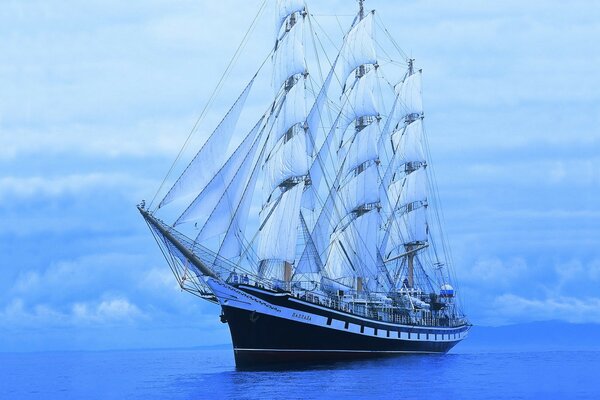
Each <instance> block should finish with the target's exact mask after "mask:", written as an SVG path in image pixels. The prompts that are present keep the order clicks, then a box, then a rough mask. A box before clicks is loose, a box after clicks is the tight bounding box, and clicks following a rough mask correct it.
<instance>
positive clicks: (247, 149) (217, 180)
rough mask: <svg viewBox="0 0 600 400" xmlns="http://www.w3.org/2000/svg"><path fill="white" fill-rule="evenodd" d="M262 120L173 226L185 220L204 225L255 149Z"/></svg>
mask: <svg viewBox="0 0 600 400" xmlns="http://www.w3.org/2000/svg"><path fill="white" fill-rule="evenodd" d="M262 121H263V119H262V118H261V119H260V121H259V122H258V123H257V124H256V125H255V126H254V128H253V129H252V130H251V131H250V133H249V134H248V136H246V138H245V139H244V141H243V142H242V143H241V144H240V145H239V146H238V148H237V149H236V150H235V152H234V153H233V154H232V155H231V157H230V158H229V159H228V160H227V162H226V163H225V165H223V167H222V168H221V169H220V170H219V171H218V172H217V173H216V174H215V175H214V176H213V178H212V179H211V180H210V182H208V184H207V185H206V187H205V188H204V189H203V190H202V192H200V194H199V195H198V196H197V197H196V198H195V199H194V201H193V202H192V203H191V204H190V205H189V207H188V208H187V209H186V210H185V211H184V212H183V214H181V216H180V217H179V218H178V219H177V221H175V226H177V225H180V224H183V223H187V222H198V225H200V226H202V225H204V223H205V221H206V219H207V218H208V216H209V215H210V213H211V212H212V210H213V209H214V208H215V207H216V205H217V204H218V202H219V201H220V199H221V197H222V196H223V194H224V193H225V192H226V191H227V188H228V187H229V186H230V184H231V182H232V180H233V179H234V177H235V176H236V174H237V173H238V171H239V170H240V169H241V168H242V167H243V166H244V165H247V163H248V159H251V157H250V156H251V154H253V151H252V149H254V150H255V149H256V146H257V144H258V143H257V142H258V140H257V139H256V136H257V133H258V132H259V130H260V127H261V126H262Z"/></svg>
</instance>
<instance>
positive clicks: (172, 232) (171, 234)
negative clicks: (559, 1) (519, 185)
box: [138, 0, 470, 367]
mask: <svg viewBox="0 0 600 400" xmlns="http://www.w3.org/2000/svg"><path fill="white" fill-rule="evenodd" d="M358 3H359V10H358V12H357V14H356V15H355V17H354V19H353V21H352V23H351V25H350V26H349V27H348V29H347V30H346V32H345V33H344V34H343V38H342V40H341V43H340V44H339V45H338V46H331V47H332V48H333V49H334V53H335V54H333V57H331V54H329V55H325V56H324V57H321V58H319V57H318V56H319V52H318V49H319V46H318V44H317V43H318V42H319V41H320V40H321V38H322V37H324V36H325V35H318V34H317V33H316V28H315V26H318V22H315V18H316V16H315V15H313V14H312V13H311V12H309V10H308V8H307V5H306V4H305V2H304V1H302V0H276V1H275V6H274V7H276V16H277V17H276V35H275V40H274V46H273V47H272V49H270V54H269V55H268V57H267V58H266V60H267V61H266V62H265V63H263V65H262V66H260V68H259V69H258V72H257V73H256V74H255V75H254V77H253V78H252V79H251V80H250V82H249V83H248V84H247V86H246V87H245V88H244V89H243V91H242V93H241V94H240V95H239V97H238V98H237V100H236V101H235V102H234V104H233V106H232V107H231V109H230V110H229V111H228V112H227V114H226V115H225V117H224V118H223V119H222V121H221V122H220V124H218V126H217V127H216V129H215V130H214V131H213V133H212V134H211V135H209V137H208V139H207V140H206V141H205V143H204V144H203V145H202V146H201V147H200V150H199V151H198V152H197V154H196V155H195V157H193V159H192V160H191V162H190V163H189V165H187V167H186V168H185V169H184V170H183V172H182V173H181V175H180V176H179V177H178V178H177V179H175V180H174V183H173V184H172V186H171V187H170V189H169V190H168V191H164V192H166V194H165V193H164V192H163V193H162V194H161V196H160V197H158V198H161V197H162V200H161V201H160V202H158V201H156V205H155V202H154V201H153V202H152V203H151V204H149V205H148V206H146V204H145V203H144V202H142V203H140V204H139V205H138V209H139V211H140V213H141V215H142V216H143V218H144V219H145V221H146V222H147V224H148V226H149V228H150V230H151V232H152V234H153V235H154V238H155V239H156V242H157V243H158V245H159V247H160V249H161V250H162V252H163V254H164V256H165V259H166V261H167V263H168V264H169V266H170V268H171V270H172V271H173V273H174V275H175V277H176V279H177V280H178V282H179V284H180V286H181V288H182V289H184V290H186V291H188V292H190V293H192V294H195V295H197V296H198V297H200V298H202V299H204V300H207V301H210V302H213V303H215V304H218V305H219V306H220V309H221V315H220V318H221V321H222V322H224V323H227V324H228V325H229V329H230V332H231V339H232V342H233V351H234V354H235V361H236V365H238V366H239V367H245V366H256V365H262V364H265V363H276V362H296V361H320V360H337V359H349V358H359V357H375V356H389V355H397V354H407V353H445V352H447V351H449V350H450V349H451V348H452V347H453V346H455V345H456V344H457V343H458V342H460V341H461V340H463V339H464V338H465V337H466V336H467V334H468V330H469V328H470V324H469V322H468V320H467V319H466V317H465V315H464V314H463V312H462V310H461V305H460V301H459V298H458V296H457V294H458V293H457V291H456V290H455V287H456V283H455V282H454V280H453V272H452V268H451V266H452V263H451V259H450V254H449V250H448V246H447V242H446V239H445V236H444V235H443V231H442V224H441V223H440V212H439V201H438V200H437V198H438V196H437V191H436V186H435V181H434V179H433V178H434V176H433V172H432V171H433V170H432V168H431V165H430V162H429V160H430V157H429V152H428V146H427V138H426V135H425V125H424V113H423V103H422V98H421V94H422V93H421V76H422V70H420V69H416V68H415V62H414V60H413V59H411V58H409V57H407V56H406V54H405V53H404V52H402V50H401V49H400V48H399V47H398V46H397V45H396V42H395V41H394V40H393V38H392V37H391V35H390V34H389V33H388V31H387V29H385V27H384V26H383V24H382V22H381V19H379V17H378V15H377V14H376V13H375V11H367V10H365V8H364V4H363V0H359V1H358ZM263 5H264V4H263ZM271 7H272V4H271ZM272 8H273V7H272ZM380 31H382V32H384V35H383V37H384V38H385V39H386V40H387V41H389V42H390V43H392V46H393V47H394V48H395V49H396V50H397V51H396V53H397V54H398V55H397V57H396V59H394V58H392V57H390V56H389V55H388V53H387V52H383V54H378V53H379V49H380V48H381V46H380V42H379V41H378V40H377V37H378V36H377V35H379V34H377V32H380ZM376 34H377V35H376ZM311 44H313V50H315V56H314V57H312V58H311V57H309V55H308V53H309V52H308V48H309V47H310V45H311ZM320 49H321V50H325V49H326V46H321V47H320ZM265 53H266V52H265ZM315 60H317V61H315ZM324 60H328V61H324ZM311 62H312V65H311ZM324 65H325V71H326V73H323V72H322V69H323V66H324ZM260 74H267V75H269V76H270V78H269V79H270V80H271V83H272V86H273V88H274V95H273V97H272V101H271V102H270V103H269V104H267V105H266V106H265V111H264V113H263V114H261V115H260V116H259V118H258V119H257V121H256V122H255V123H254V124H253V125H251V129H248V133H247V134H245V135H243V134H237V135H236V132H239V131H240V129H238V125H239V122H240V115H241V113H242V111H243V110H244V109H245V108H246V107H245V106H246V100H247V99H248V96H249V93H250V92H251V91H252V89H253V85H254V84H255V82H256V80H257V77H258V76H259V75H260ZM319 76H321V78H320V79H319ZM236 137H240V139H239V140H236V139H235V138H236ZM228 146H229V147H231V149H232V151H229V152H227V151H226V149H227V148H228ZM159 193H161V190H160V189H159ZM157 195H158V193H157ZM156 198H157V197H156V196H155V199H156ZM177 208H179V209H177ZM166 209H169V210H170V211H169V212H166V211H164V210H166ZM161 213H162V214H161ZM175 214H176V215H177V216H176V217H172V215H175ZM163 215H166V216H167V217H164V216H163ZM169 215H170V216H171V217H169ZM165 218H167V219H165Z"/></svg>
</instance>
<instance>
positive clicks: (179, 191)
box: [159, 79, 254, 208]
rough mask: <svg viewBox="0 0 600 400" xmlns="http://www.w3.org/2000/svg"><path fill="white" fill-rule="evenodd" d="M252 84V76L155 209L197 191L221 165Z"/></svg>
mask: <svg viewBox="0 0 600 400" xmlns="http://www.w3.org/2000/svg"><path fill="white" fill-rule="evenodd" d="M253 83H254V79H252V80H251V81H250V83H249V84H248V86H246V88H245V89H244V91H243V92H242V94H241V95H240V97H238V99H237V100H236V102H235V103H234V104H233V106H232V107H231V109H230V110H229V112H228V113H227V115H225V117H224V118H223V120H222V121H221V123H220V124H219V125H218V126H217V128H216V129H215V130H214V132H213V133H212V134H211V135H210V137H209V138H208V140H207V141H206V143H204V145H203V146H202V148H201V149H200V151H199V152H198V153H197V154H196V156H195V157H194V159H193V160H192V162H191V163H190V164H189V165H188V167H187V168H186V170H185V171H184V172H183V174H182V175H181V176H180V177H179V179H177V181H176V182H175V184H174V185H173V186H172V187H171V189H170V190H169V192H168V193H167V195H166V196H165V198H164V199H163V200H162V201H161V202H160V204H159V208H160V207H163V206H165V205H167V204H169V203H171V202H172V201H173V200H176V199H178V198H181V197H183V196H186V195H189V194H192V193H198V192H200V191H201V190H202V188H204V186H206V184H207V183H208V182H209V181H210V180H211V179H212V178H213V176H214V175H215V173H216V172H217V171H218V170H219V168H220V167H221V165H223V161H224V159H225V154H226V152H225V150H226V149H227V147H228V146H229V142H230V141H231V137H232V136H233V133H234V132H235V127H236V125H237V122H238V119H239V117H240V113H241V112H242V109H243V108H244V104H245V103H246V99H247V98H248V94H249V93H250V89H251V88H252V84H253Z"/></svg>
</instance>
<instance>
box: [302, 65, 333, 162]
mask: <svg viewBox="0 0 600 400" xmlns="http://www.w3.org/2000/svg"><path fill="white" fill-rule="evenodd" d="M336 63H337V59H336V60H335V61H334V63H333V66H332V67H331V70H330V71H329V75H327V78H326V79H325V82H324V83H323V86H322V87H321V90H320V91H319V95H318V96H317V99H316V100H315V103H314V104H313V106H312V108H311V110H310V112H309V113H308V116H307V118H306V125H307V127H308V132H309V135H310V140H309V141H308V142H307V147H308V149H309V154H312V153H313V148H315V149H320V148H321V146H322V144H323V142H324V141H325V140H326V137H323V135H322V134H320V132H323V129H319V127H320V125H323V119H324V115H323V108H324V106H325V104H326V103H327V100H328V99H327V93H328V91H329V86H330V85H331V79H332V78H333V74H334V72H335V65H336Z"/></svg>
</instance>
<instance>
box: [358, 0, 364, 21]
mask: <svg viewBox="0 0 600 400" xmlns="http://www.w3.org/2000/svg"><path fill="white" fill-rule="evenodd" d="M364 2H365V0H358V4H359V7H360V10H359V12H358V16H359V19H363V18H364V17H365V6H364Z"/></svg>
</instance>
